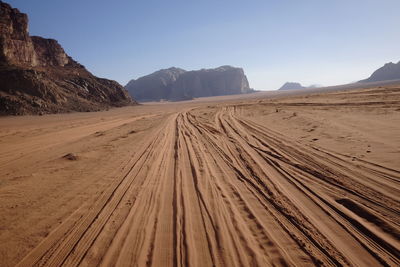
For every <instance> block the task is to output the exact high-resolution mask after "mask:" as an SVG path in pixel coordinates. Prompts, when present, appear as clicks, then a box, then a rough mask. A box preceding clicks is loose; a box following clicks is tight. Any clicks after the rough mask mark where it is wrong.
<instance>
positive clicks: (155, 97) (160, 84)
mask: <svg viewBox="0 0 400 267" xmlns="http://www.w3.org/2000/svg"><path fill="white" fill-rule="evenodd" d="M185 72H186V71H185V70H183V69H179V68H175V67H172V68H169V69H163V70H159V71H156V72H154V73H152V74H149V75H146V76H143V77H140V78H139V79H137V80H131V81H130V82H129V83H128V84H127V85H126V86H125V88H126V89H127V90H128V91H129V93H130V94H131V95H132V96H134V98H135V99H137V100H138V101H159V100H161V99H168V97H169V96H170V95H171V90H172V88H171V87H172V84H173V83H174V82H175V81H176V80H177V79H178V77H179V76H180V75H181V74H183V73H185Z"/></svg>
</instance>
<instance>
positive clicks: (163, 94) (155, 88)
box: [125, 66, 253, 101]
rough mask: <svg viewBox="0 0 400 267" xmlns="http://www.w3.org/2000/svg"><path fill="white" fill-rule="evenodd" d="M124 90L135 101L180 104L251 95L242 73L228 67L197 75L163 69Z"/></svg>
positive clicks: (179, 70)
mask: <svg viewBox="0 0 400 267" xmlns="http://www.w3.org/2000/svg"><path fill="white" fill-rule="evenodd" d="M125 88H126V89H127V90H128V91H129V93H130V94H131V95H132V96H133V97H134V98H135V99H137V100H138V101H160V100H170V101H180V100H189V99H193V98H195V97H205V96H219V95H232V94H244V93H249V92H253V90H252V89H251V88H250V87H249V82H248V81H247V77H246V76H245V75H244V71H243V69H241V68H234V67H231V66H222V67H219V68H215V69H202V70H197V71H185V70H183V69H179V68H174V67H173V68H169V69H163V70H159V71H156V72H154V73H152V74H150V75H147V76H144V77H141V78H139V79H137V80H131V81H130V82H129V83H128V84H127V85H126V86H125Z"/></svg>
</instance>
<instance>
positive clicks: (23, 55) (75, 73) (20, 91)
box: [0, 1, 135, 114]
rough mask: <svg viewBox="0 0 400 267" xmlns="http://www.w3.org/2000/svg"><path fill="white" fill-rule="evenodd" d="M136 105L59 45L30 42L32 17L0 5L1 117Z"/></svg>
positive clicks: (33, 39)
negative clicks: (30, 19) (29, 29)
mask: <svg viewBox="0 0 400 267" xmlns="http://www.w3.org/2000/svg"><path fill="white" fill-rule="evenodd" d="M133 103H135V102H134V101H133V100H132V99H131V97H130V96H129V95H128V93H127V92H126V90H125V89H124V88H123V87H122V86H121V85H119V84H118V83H117V82H115V81H110V80H106V79H101V78H97V77H95V76H93V75H92V74H91V73H90V72H88V71H87V70H86V69H85V67H84V66H82V65H80V64H79V63H77V62H76V61H74V60H73V59H72V58H71V57H69V56H68V55H67V54H66V53H65V51H64V49H63V48H62V47H61V45H60V44H58V42H57V41H56V40H53V39H45V38H42V37H38V36H29V33H28V17H27V15H26V14H23V13H20V12H19V11H18V9H15V8H12V7H11V6H10V5H8V4H6V3H4V2H2V1H0V114H42V113H57V112H69V111H95V110H101V109H105V108H108V107H111V106H123V105H130V104H133Z"/></svg>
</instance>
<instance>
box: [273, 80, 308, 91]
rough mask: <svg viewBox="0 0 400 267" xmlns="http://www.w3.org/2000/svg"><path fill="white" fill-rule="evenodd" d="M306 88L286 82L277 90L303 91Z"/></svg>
mask: <svg viewBox="0 0 400 267" xmlns="http://www.w3.org/2000/svg"><path fill="white" fill-rule="evenodd" d="M304 88H307V87H304V86H302V85H301V84H300V83H293V82H287V83H285V84H284V85H282V87H281V88H279V89H278V90H297V89H304Z"/></svg>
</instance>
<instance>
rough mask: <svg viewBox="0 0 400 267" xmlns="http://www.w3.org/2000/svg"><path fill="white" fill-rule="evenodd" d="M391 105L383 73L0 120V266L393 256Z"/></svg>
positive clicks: (319, 261)
mask: <svg viewBox="0 0 400 267" xmlns="http://www.w3.org/2000/svg"><path fill="white" fill-rule="evenodd" d="M399 112H400V88H399V86H391V87H385V88H369V89H365V90H357V91H345V92H330V93H318V94H314V95H304V96H293V97H290V96H287V95H286V94H285V97H281V98H279V97H276V98H274V99H268V98H254V99H247V100H243V101H240V100H233V99H231V98H230V100H229V101H223V100H222V99H220V100H218V101H209V102H207V101H205V100H204V101H203V102H202V101H194V102H186V103H181V104H176V103H174V104H157V105H152V104H150V105H144V106H138V107H129V108H122V109H115V110H111V111H108V112H99V113H90V114H89V113H88V114H84V113H81V114H80V113H77V114H67V115H51V116H43V117H20V118H11V117H7V118H1V119H0V125H1V128H0V166H1V168H0V177H1V180H0V203H1V205H0V214H1V216H0V229H1V231H0V262H1V263H2V264H1V265H2V266H13V265H15V264H18V266H32V265H34V266H42V265H45V266H60V265H65V266H77V265H81V266H96V265H101V266H272V265H278V266H310V265H324V266H337V265H350V266H381V265H382V266H388V265H389V266H399V265H400V252H399V248H400V242H399V238H400V225H399V213H400V201H399V200H400V186H399V185H400V157H399V155H400V140H399V137H400V113H399ZM385 127H386V128H385ZM69 153H72V154H73V155H74V156H76V157H74V158H72V159H74V160H68V159H66V158H64V156H65V155H67V154H69Z"/></svg>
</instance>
